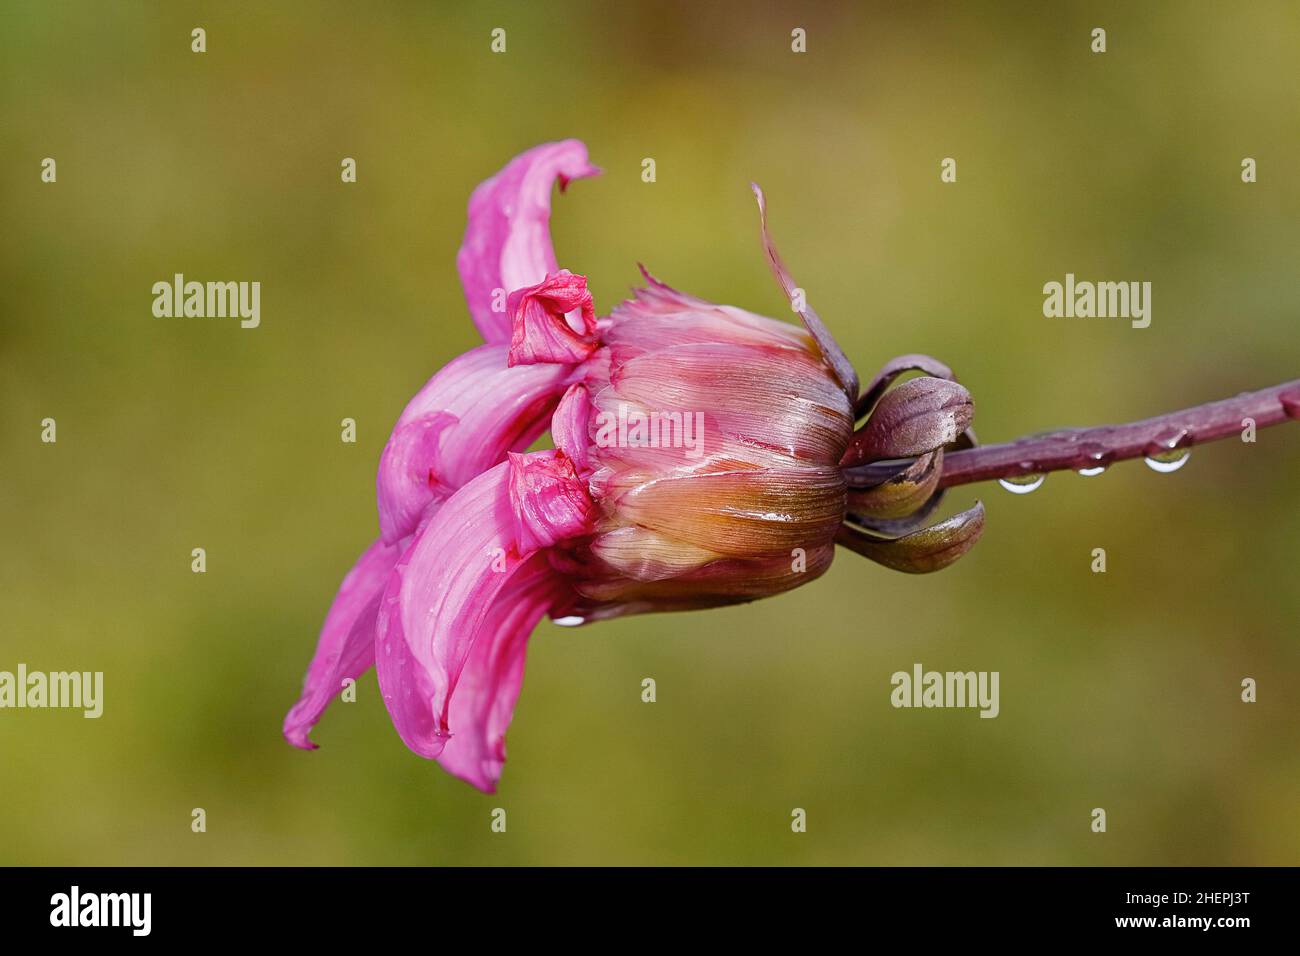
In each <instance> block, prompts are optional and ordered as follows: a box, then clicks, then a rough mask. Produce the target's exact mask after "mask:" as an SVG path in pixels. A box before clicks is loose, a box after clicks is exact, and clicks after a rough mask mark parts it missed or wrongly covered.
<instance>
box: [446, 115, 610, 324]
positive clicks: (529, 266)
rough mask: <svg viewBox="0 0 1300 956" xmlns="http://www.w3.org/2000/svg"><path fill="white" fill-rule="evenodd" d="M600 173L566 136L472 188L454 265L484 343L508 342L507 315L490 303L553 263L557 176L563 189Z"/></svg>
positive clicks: (579, 145)
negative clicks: (553, 189)
mask: <svg viewBox="0 0 1300 956" xmlns="http://www.w3.org/2000/svg"><path fill="white" fill-rule="evenodd" d="M599 172H600V170H599V169H597V168H596V167H595V166H593V165H591V163H589V162H588V161H587V147H586V146H585V145H584V144H583V143H582V142H580V141H579V140H576V139H566V140H563V141H562V142H558V143H546V144H544V145H541V146H537V147H534V148H533V149H530V150H528V151H527V152H526V153H521V154H520V155H518V156H516V157H515V158H514V159H512V160H511V161H510V162H509V163H508V164H507V165H506V166H505V168H504V169H502V170H501V171H500V172H498V173H497V174H496V175H495V176H493V177H492V178H491V179H488V180H485V181H484V182H482V183H480V184H479V186H478V188H477V189H475V190H474V194H473V195H472V196H470V199H469V225H468V227H467V228H466V229H465V239H464V241H463V242H462V243H461V246H460V251H459V252H458V253H457V254H456V270H457V271H458V272H459V273H460V281H461V284H462V285H463V286H464V287H465V299H466V301H467V302H468V304H469V312H470V316H471V317H473V319H474V324H475V325H476V326H477V327H478V330H479V333H480V334H482V336H483V340H484V341H485V342H487V343H489V344H504V343H506V342H509V341H510V326H511V323H510V316H509V315H508V314H507V313H506V312H505V311H494V309H493V305H494V304H498V303H500V305H504V296H505V295H507V294H508V293H510V292H513V291H514V290H515V289H521V288H523V287H524V286H530V285H533V284H535V283H538V282H541V281H542V280H543V279H545V278H546V276H547V274H548V273H551V272H554V271H556V269H557V268H558V264H557V263H556V261H555V250H554V249H553V248H552V246H551V230H550V220H551V187H552V186H553V185H554V184H555V183H556V181H558V182H559V184H560V189H561V191H563V189H564V187H565V186H566V185H568V183H569V181H570V180H574V179H581V178H583V177H585V176H594V175H596V174H597V173H599ZM500 305H498V308H500Z"/></svg>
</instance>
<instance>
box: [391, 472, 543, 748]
mask: <svg viewBox="0 0 1300 956" xmlns="http://www.w3.org/2000/svg"><path fill="white" fill-rule="evenodd" d="M553 456H554V453H553V452H538V453H536V454H535V455H526V456H522V458H523V460H522V462H520V463H518V465H522V466H523V467H524V469H525V472H526V471H527V466H528V465H529V464H530V463H531V462H532V461H534V460H548V459H549V458H552V457H553ZM518 465H517V464H516V463H515V462H513V461H512V462H510V463H506V462H503V463H501V464H499V465H496V466H495V467H493V468H491V469H489V470H488V471H486V472H484V473H483V474H481V475H479V476H478V477H477V478H474V479H472V480H471V481H470V482H469V483H468V484H466V485H465V486H464V487H462V488H460V489H459V490H458V491H457V492H456V493H455V494H453V495H452V496H451V497H450V498H449V499H448V500H447V501H446V502H445V503H444V504H443V505H442V507H441V508H439V509H438V510H437V512H436V513H435V514H434V515H433V516H432V517H431V518H430V519H429V522H428V524H426V525H425V527H424V528H423V529H422V530H421V531H420V532H419V534H417V535H416V537H415V539H414V541H413V543H412V544H411V546H410V547H409V548H408V549H407V550H406V552H405V553H404V554H403V555H402V557H401V558H400V559H399V560H398V563H397V566H396V568H395V569H394V571H393V573H392V575H391V576H390V577H389V579H388V583H387V585H386V586H385V588H384V593H383V596H382V598H381V599H380V604H379V614H378V618H377V624H376V632H375V666H376V670H377V672H378V676H379V687H380V689H381V691H382V692H383V695H384V703H385V705H386V706H387V707H388V712H389V714H390V715H391V717H392V719H393V725H394V726H395V727H396V728H397V732H398V734H399V735H400V736H401V738H402V740H403V741H404V742H405V743H406V745H407V746H408V747H410V748H411V750H413V751H414V752H415V753H417V754H420V755H421V756H423V757H428V758H430V759H433V758H436V757H438V756H439V755H440V754H441V753H442V751H443V748H444V747H445V746H446V744H447V740H448V737H449V735H450V734H453V733H455V732H456V728H455V726H453V725H452V724H451V721H450V713H451V709H450V708H451V701H452V699H453V697H454V695H455V693H456V689H457V682H458V681H459V679H460V675H461V671H462V669H463V668H464V666H465V662H466V660H467V659H468V657H469V656H470V653H471V651H472V649H473V645H474V639H475V635H476V634H477V633H478V631H479V628H480V625H482V624H483V622H484V620H485V618H486V617H487V615H488V613H489V610H490V609H491V608H492V607H493V604H494V602H495V601H496V599H497V597H498V595H499V593H500V592H501V590H502V588H503V587H504V586H505V584H506V582H507V581H508V580H509V579H510V576H511V574H512V573H513V572H514V571H515V569H516V568H518V567H519V565H520V564H522V563H523V562H524V561H525V560H526V559H527V558H528V557H530V556H531V553H532V552H531V551H530V550H529V548H528V547H527V545H526V544H525V542H523V541H521V540H520V522H519V520H518V518H517V514H516V510H515V508H516V507H517V505H523V506H524V507H525V508H527V510H528V512H529V514H530V516H531V517H530V519H529V521H528V524H527V529H526V530H527V531H528V533H529V534H530V535H532V536H533V537H534V538H537V537H539V536H540V533H541V532H542V531H544V530H546V529H553V528H554V524H546V523H545V522H544V521H543V520H542V519H541V518H539V517H538V516H545V517H546V518H547V519H552V520H554V515H555V514H556V508H555V505H554V502H553V501H545V502H542V503H537V502H534V501H532V500H531V499H530V498H529V491H528V490H527V489H525V491H524V499H525V500H522V501H521V500H520V499H519V497H518V492H517V489H516V487H515V486H516V483H517V482H516V474H517V471H518ZM541 485H542V487H541V491H540V493H541V494H542V495H544V496H545V495H549V494H552V493H553V489H551V488H549V486H548V485H547V484H546V483H545V482H543V483H541Z"/></svg>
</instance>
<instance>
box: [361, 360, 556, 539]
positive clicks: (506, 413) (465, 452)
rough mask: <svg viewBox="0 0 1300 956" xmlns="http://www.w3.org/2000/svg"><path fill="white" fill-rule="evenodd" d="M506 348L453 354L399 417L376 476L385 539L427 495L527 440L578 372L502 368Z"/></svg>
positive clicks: (401, 530)
mask: <svg viewBox="0 0 1300 956" xmlns="http://www.w3.org/2000/svg"><path fill="white" fill-rule="evenodd" d="M506 351H507V350H506V347H505V346H503V345H481V346H479V347H478V348H476V349H472V350H470V351H469V352H466V353H465V354H464V355H461V356H459V357H458V358H456V359H454V360H453V361H452V362H450V363H449V364H448V365H446V366H445V367H444V368H443V369H442V370H440V371H439V372H438V373H437V374H436V375H434V376H433V378H431V379H429V381H428V382H427V383H425V385H424V387H423V388H421V389H420V391H419V392H418V393H416V396H415V397H414V398H413V399H411V401H410V402H409V403H408V404H407V406H406V409H405V410H404V411H403V412H402V414H401V417H399V418H398V420H397V424H396V425H395V426H394V427H393V433H392V436H391V437H390V438H389V439H388V444H387V445H385V446H384V451H383V454H382V455H381V456H380V459H379V473H378V475H377V476H376V479H375V485H376V491H377V495H378V499H379V530H380V536H381V538H382V539H383V540H384V541H385V542H386V543H389V544H392V543H395V542H397V541H399V540H401V539H402V538H404V537H406V536H407V535H408V534H410V533H411V532H413V531H414V530H415V528H416V525H417V524H418V523H419V521H420V516H421V515H422V514H423V513H424V511H425V508H426V507H427V505H428V504H429V502H431V501H435V500H445V499H446V498H447V497H449V496H450V495H451V494H452V493H453V492H454V491H455V490H456V489H457V488H460V487H461V486H462V485H464V484H465V482H467V481H469V480H470V479H471V478H473V477H474V476H476V475H478V474H481V473H482V472H484V471H486V470H487V469H488V468H491V467H492V466H493V465H495V464H497V463H499V462H501V461H502V460H504V459H505V456H506V453H507V452H510V451H521V450H523V449H525V448H527V447H528V446H529V445H531V444H532V443H533V441H534V440H535V439H536V438H537V436H538V435H540V434H541V433H542V432H543V431H545V429H546V426H547V424H548V421H549V418H550V415H551V413H552V412H553V411H554V409H555V406H556V403H557V402H558V401H559V397H560V395H561V394H562V393H563V392H564V390H565V389H566V388H567V387H568V386H569V383H570V381H571V380H573V379H574V378H575V376H576V375H577V374H578V373H577V371H576V370H575V369H573V368H572V367H568V366H563V365H546V364H539V365H527V366H520V367H519V368H513V369H512V368H508V367H507V366H506Z"/></svg>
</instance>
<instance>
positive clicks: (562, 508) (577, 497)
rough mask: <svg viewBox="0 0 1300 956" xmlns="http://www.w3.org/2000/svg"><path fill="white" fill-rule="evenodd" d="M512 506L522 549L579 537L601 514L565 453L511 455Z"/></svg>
mask: <svg viewBox="0 0 1300 956" xmlns="http://www.w3.org/2000/svg"><path fill="white" fill-rule="evenodd" d="M510 506H511V507H512V508H513V509H514V513H515V522H516V535H515V536H516V540H517V541H518V542H519V547H520V549H521V550H522V551H535V550H538V549H540V548H549V547H550V546H551V545H553V544H555V543H557V542H559V541H564V540H567V539H570V538H576V537H579V536H580V535H582V534H584V533H585V532H587V531H588V530H590V529H591V528H592V527H593V525H594V524H595V520H596V517H597V513H598V512H597V508H596V505H595V503H594V502H592V500H591V497H590V496H589V495H588V494H587V486H586V483H585V482H583V481H581V480H579V479H578V476H577V472H576V471H575V469H574V467H573V462H571V461H569V459H568V456H566V455H565V454H564V453H563V452H539V453H537V454H534V455H516V454H513V453H512V454H511V455H510Z"/></svg>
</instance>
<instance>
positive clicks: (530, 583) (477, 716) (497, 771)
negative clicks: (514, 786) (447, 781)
mask: <svg viewBox="0 0 1300 956" xmlns="http://www.w3.org/2000/svg"><path fill="white" fill-rule="evenodd" d="M568 593H569V590H568V588H567V586H566V585H565V584H564V583H563V578H561V577H560V576H559V575H558V574H556V573H555V572H554V571H553V570H551V567H550V564H549V563H548V562H547V561H546V556H545V555H543V554H536V555H533V557H531V558H529V559H528V560H527V561H525V562H523V563H522V564H520V565H519V566H518V567H517V568H515V570H514V571H513V573H511V574H510V576H509V578H508V579H507V581H506V583H505V586H504V587H502V589H501V591H500V592H499V593H498V594H497V597H496V600H495V601H493V602H492V606H491V608H490V609H489V610H488V613H487V616H486V617H485V618H484V619H483V622H482V623H481V624H480V625H479V627H478V632H477V633H476V634H475V636H474V642H473V644H472V645H471V647H470V653H469V658H468V659H467V660H466V661H465V667H464V669H463V670H462V671H461V673H460V681H459V682H458V683H457V685H456V693H455V694H454V695H453V696H452V698H451V710H450V713H449V715H448V723H449V725H450V727H451V736H450V737H449V738H448V740H447V743H446V746H445V747H443V750H442V753H441V754H439V755H438V763H439V764H440V765H441V766H442V768H443V769H444V770H446V771H447V772H448V773H450V774H452V775H454V776H456V777H459V778H460V779H462V780H464V781H466V782H468V783H470V784H472V785H474V786H475V787H478V789H480V790H482V791H484V792H485V793H493V792H494V791H495V790H496V784H497V781H498V780H499V779H500V778H501V769H502V766H503V765H504V764H505V760H506V747H505V737H506V729H507V728H508V727H509V726H510V718H511V717H512V716H513V715H514V710H515V701H516V700H518V698H519V688H520V686H521V685H522V684H523V679H524V655H525V651H526V650H527V647H528V638H529V636H530V635H531V634H532V631H533V628H534V627H536V626H537V622H538V621H539V620H541V618H542V617H543V616H544V615H545V614H547V613H548V612H549V611H550V610H551V608H552V607H554V606H556V605H557V604H558V603H562V602H563V601H564V600H565V599H566V598H565V596H566V595H568Z"/></svg>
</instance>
